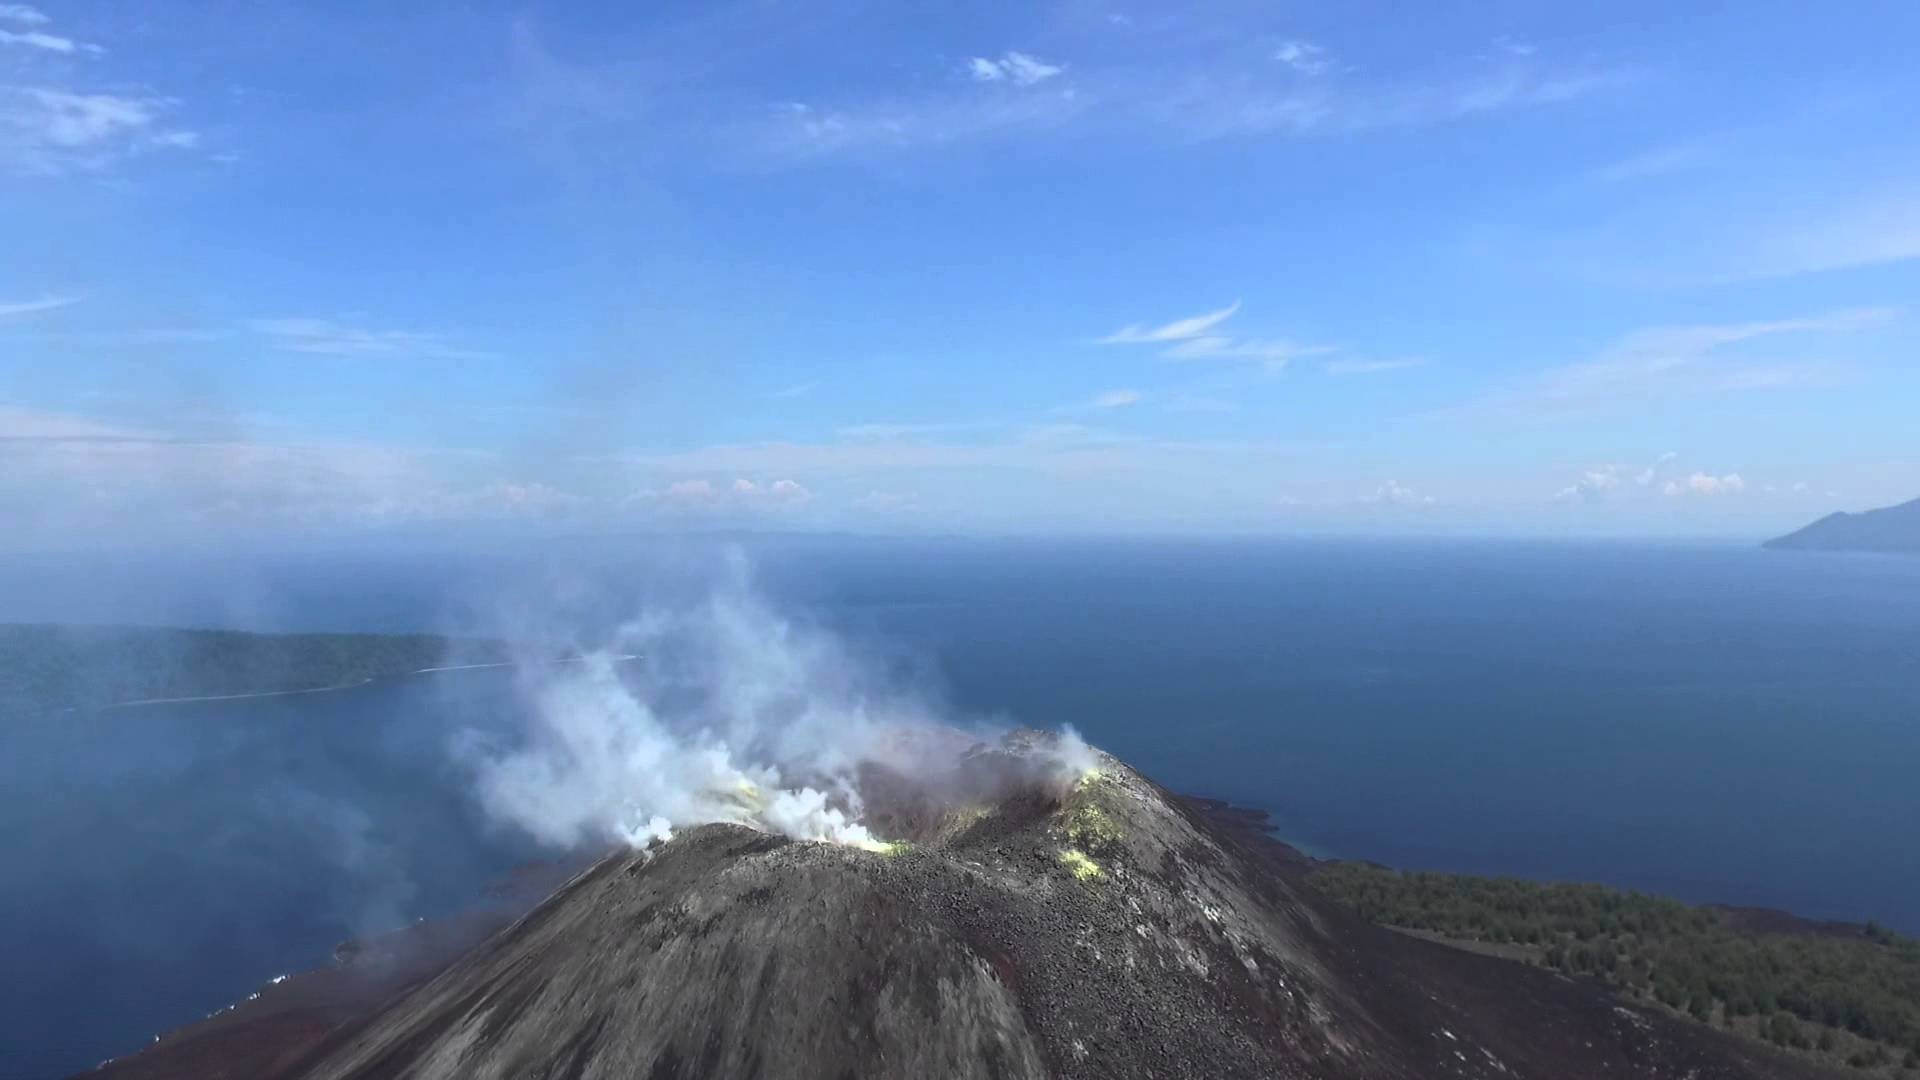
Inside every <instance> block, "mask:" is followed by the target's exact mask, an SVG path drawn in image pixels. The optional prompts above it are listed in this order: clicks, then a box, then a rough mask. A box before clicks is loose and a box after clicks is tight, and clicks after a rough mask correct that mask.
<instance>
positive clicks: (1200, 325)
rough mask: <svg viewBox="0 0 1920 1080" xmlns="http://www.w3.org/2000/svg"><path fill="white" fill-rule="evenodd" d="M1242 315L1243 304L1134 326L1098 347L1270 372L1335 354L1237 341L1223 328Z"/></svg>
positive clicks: (1322, 348)
mask: <svg viewBox="0 0 1920 1080" xmlns="http://www.w3.org/2000/svg"><path fill="white" fill-rule="evenodd" d="M1239 311H1240V301H1238V300H1235V301H1234V302H1233V303H1231V304H1228V305H1227V306H1226V307H1223V308H1220V309H1218V310H1215V311H1209V312H1205V313H1203V314H1199V315H1192V316H1188V317H1187V318H1184V319H1175V320H1174V321H1172V322H1169V323H1162V324H1159V325H1153V324H1149V323H1130V324H1128V325H1126V326H1123V327H1121V328H1120V329H1118V330H1115V331H1114V332H1113V333H1111V334H1108V335H1107V336H1105V337H1102V338H1097V339H1095V344H1098V345H1163V346H1166V347H1165V348H1164V349H1162V350H1161V351H1160V354H1159V355H1161V356H1163V357H1165V358H1167V359H1169V360H1253V361H1257V362H1259V363H1261V364H1264V365H1265V366H1266V367H1267V368H1268V369H1270V370H1278V369H1280V368H1283V367H1285V366H1286V365H1287V363H1288V362H1289V361H1291V360H1293V359H1295V358H1297V357H1302V356H1316V355H1320V354H1324V353H1330V352H1333V351H1335V350H1334V348H1333V347H1332V346H1330V345H1302V344H1299V343H1297V342H1292V341H1286V340H1282V339H1278V338H1236V337H1231V336H1229V335H1227V334H1226V333H1224V332H1222V324H1224V323H1225V322H1226V321H1227V320H1228V319H1230V318H1232V317H1233V316H1234V315H1236V314H1237V313H1239Z"/></svg>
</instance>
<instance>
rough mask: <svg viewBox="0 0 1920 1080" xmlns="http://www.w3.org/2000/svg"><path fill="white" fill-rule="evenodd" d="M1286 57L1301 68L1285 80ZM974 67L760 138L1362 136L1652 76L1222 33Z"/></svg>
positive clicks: (912, 142) (797, 110)
mask: <svg viewBox="0 0 1920 1080" xmlns="http://www.w3.org/2000/svg"><path fill="white" fill-rule="evenodd" d="M1217 40H1218V39H1217V38H1216V39H1215V41H1216V42H1217ZM1276 64H1277V65H1279V66H1281V67H1283V68H1284V69H1285V71H1286V72H1288V73H1290V74H1291V75H1292V78H1287V79H1279V80H1276V79H1275V72H1274V67H1275V65H1276ZM963 72H964V74H965V76H966V78H965V80H964V81H962V82H958V83H957V84H956V83H954V82H952V81H948V82H946V83H944V84H943V83H939V82H938V81H935V82H934V83H933V84H932V85H930V86H927V88H926V89H921V90H918V91H917V92H910V93H902V94H896V95H892V96H888V95H880V96H877V97H871V98H867V99H864V100H848V101H839V102H834V101H819V100H808V101H798V102H788V103H786V104H783V105H779V106H776V107H775V108H774V109H773V110H772V113H771V117H772V119H773V126H772V127H771V128H770V129H769V130H768V131H766V132H765V133H764V137H763V139H762V140H761V141H762V142H763V143H764V144H765V145H767V146H769V147H770V148H772V149H774V150H776V151H778V152H782V153H787V152H793V151H796V150H806V151H810V152H815V153H818V152H825V151H836V150H853V149H858V148H867V147H895V148H902V147H908V146H924V145H938V144H952V143H958V142H962V141H968V140H973V139H980V138H986V137H1010V136H1014V135H1018V134H1022V133H1040V132H1052V131H1055V130H1060V129H1065V128H1067V127H1068V126H1069V125H1071V126H1072V127H1073V128H1074V129H1076V130H1084V131H1088V132H1094V133H1101V134H1106V135H1109V136H1113V137H1126V138H1138V137H1141V136H1145V135H1159V136H1169V137H1172V138H1175V139H1179V140H1193V139H1216V138H1227V137H1304V136H1319V135H1337V134H1352V133H1359V132H1370V131H1382V130H1388V129H1394V128H1412V127H1420V126H1425V125H1430V124H1438V123H1449V122H1457V121H1462V120H1466V119H1469V118H1472V117H1475V116H1483V115H1489V114H1494V113H1499V112H1505V111H1509V110H1516V109H1529V108H1539V107H1547V106H1554V105H1561V104H1565V103H1568V102H1573V101H1577V100H1580V99H1583V98H1587V97H1591V96H1596V95H1600V94H1605V93H1609V92H1612V91H1616V90H1619V89H1622V88H1624V87H1627V86H1630V85H1631V84H1632V83H1634V82H1636V81H1637V80H1639V79H1640V78H1642V77H1643V76H1642V73H1641V72H1640V70H1639V69H1637V68H1633V67H1629V66H1625V65H1612V66H1606V65H1592V64H1585V63H1569V62H1563V61H1556V60H1555V59H1554V58H1552V57H1549V56H1547V55H1544V54H1543V53H1541V52H1540V51H1539V50H1537V49H1532V48H1531V47H1528V50H1527V51H1524V52H1522V51H1517V50H1515V49H1513V48H1507V47H1500V48H1496V49H1494V50H1492V51H1490V52H1488V53H1485V54H1482V55H1480V56H1478V57H1470V58H1466V59H1463V60H1461V61H1458V62H1456V63H1455V64H1454V65H1452V67H1451V69H1450V70H1444V71H1441V72H1438V73H1433V72H1420V73H1417V74H1407V75H1402V76H1394V75H1385V76H1382V75H1379V74H1373V73H1367V72H1366V71H1365V70H1364V69H1362V68H1360V67H1359V66H1357V65H1356V66H1351V67H1350V66H1347V65H1336V64H1334V63H1333V62H1332V55H1331V53H1330V52H1329V51H1328V50H1327V49H1326V48H1324V47H1323V46H1321V45H1318V44H1316V43H1314V42H1311V41H1306V40H1304V39H1289V40H1283V41H1282V42H1281V43H1280V44H1279V45H1278V46H1277V47H1275V48H1274V50H1273V51H1272V53H1271V54H1269V55H1268V56H1266V57H1263V61H1262V62H1260V63H1257V64H1249V63H1247V62H1246V60H1245V58H1244V57H1241V56H1239V55H1238V54H1235V53H1224V54H1223V53H1221V52H1220V51H1219V49H1218V47H1217V45H1215V46H1214V47H1211V48H1208V49H1204V50H1196V49H1168V50H1163V52H1162V53H1161V54H1158V55H1156V56H1154V57H1153V58H1151V59H1149V60H1148V61H1146V62H1144V63H1142V62H1139V61H1138V59H1137V58H1136V59H1135V60H1134V61H1132V62H1128V63H1126V64H1124V65H1123V64H1118V63H1113V64H1104V65H1103V64H1101V63H1099V62H1085V63H1079V64H1076V65H1075V66H1073V67H1072V69H1071V71H1070V72H1069V69H1068V66H1067V65H1066V64H1064V63H1058V62H1052V61H1045V60H1040V59H1038V58H1036V57H1034V56H1033V55H1032V54H1029V53H1020V52H1008V53H1005V54H1003V55H1001V56H1000V57H998V58H989V57H978V56H977V57H971V58H969V59H968V60H967V61H966V63H965V64H964V66H963ZM922 85H927V84H926V82H925V81H924V80H923V82H922ZM1009 91H1019V92H1017V93H1014V92H1009Z"/></svg>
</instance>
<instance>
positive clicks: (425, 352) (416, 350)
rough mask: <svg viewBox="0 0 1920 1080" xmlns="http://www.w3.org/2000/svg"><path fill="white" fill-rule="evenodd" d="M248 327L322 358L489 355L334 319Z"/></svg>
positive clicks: (438, 338)
mask: <svg viewBox="0 0 1920 1080" xmlns="http://www.w3.org/2000/svg"><path fill="white" fill-rule="evenodd" d="M247 325H248V328H249V329H251V330H252V331H253V332H254V333H256V334H259V335H260V336H262V337H264V338H265V339H267V341H268V342H269V343H270V344H271V345H273V346H274V347H275V348H278V349H284V350H286V351H288V352H300V353H314V354H317V355H323V356H416V357H426V358H431V359H440V360H475V359H484V358H486V357H488V356H489V355H490V354H488V353H484V352H476V351H474V350H471V349H462V348H457V347H455V346H454V345H452V344H451V343H450V342H448V341H447V339H446V337H445V336H444V335H441V334H430V333H421V332H418V331H409V330H369V329H366V328H364V327H358V326H349V325H346V324H343V323H339V322H335V321H333V320H331V319H314V318H289V319H255V320H253V321H252V322H250V323H248V324H247Z"/></svg>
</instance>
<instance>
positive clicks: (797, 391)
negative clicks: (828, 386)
mask: <svg viewBox="0 0 1920 1080" xmlns="http://www.w3.org/2000/svg"><path fill="white" fill-rule="evenodd" d="M814 385H815V384H813V383H810V382H803V383H794V384H793V385H791V386H783V387H781V388H780V389H778V390H775V391H774V392H773V396H774V397H776V398H780V399H782V400H791V399H793V398H803V397H806V396H807V395H808V394H811V393H813V388H814Z"/></svg>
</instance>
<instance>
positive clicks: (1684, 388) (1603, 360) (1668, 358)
mask: <svg viewBox="0 0 1920 1080" xmlns="http://www.w3.org/2000/svg"><path fill="white" fill-rule="evenodd" d="M1898 314H1899V311H1898V309H1895V308H1857V309H1852V310H1847V311H1838V312H1832V313H1829V314H1826V315H1818V316H1809V317H1803V318H1793V319H1775V320H1771V321H1760V322H1746V323H1726V324H1717V325H1699V326H1663V327H1653V328H1650V329H1646V330H1638V331H1635V332H1633V333H1631V334H1628V335H1626V336H1625V337H1623V338H1621V339H1619V340H1618V341H1616V342H1615V343H1614V344H1612V345H1610V346H1608V347H1607V348H1606V349H1604V350H1602V351H1601V353H1600V355H1599V356H1598V357H1596V358H1595V359H1593V360H1589V361H1584V362H1581V363H1576V364H1567V365H1564V366H1562V367H1557V368H1552V369H1549V370H1547V371H1544V372H1542V373H1540V374H1539V375H1536V376H1534V377H1532V378H1531V379H1528V380H1526V381H1524V382H1522V383H1520V384H1517V385H1515V386H1512V387H1509V388H1508V389H1506V390H1503V391H1500V392H1498V393H1496V394H1494V395H1492V396H1491V397H1489V398H1487V399H1484V400H1482V401H1481V402H1478V403H1476V404H1475V405H1474V406H1470V407H1469V409H1468V411H1470V412H1494V413H1505V414H1511V415H1536V416H1538V415H1547V416H1551V415H1556V414H1562V413H1567V412H1575V411H1581V410H1587V409H1593V408H1599V407H1604V406H1609V405H1619V404H1623V403H1635V402H1645V401H1649V400H1652V399H1655V398H1661V397H1668V396H1673V395H1680V394H1702V393H1723V392H1728V391H1737V390H1758V389H1768V388H1778V387H1786V386H1792V385H1797V384H1801V383H1805V382H1809V381H1812V380H1814V379H1817V378H1819V377H1820V376H1821V375H1822V373H1824V372H1825V371H1826V370H1827V367H1828V365H1827V364H1825V363H1822V362H1819V361H1811V360H1805V359H1800V360H1788V361H1781V360H1777V359H1763V358H1757V357H1751V356H1746V357H1739V356H1733V357H1730V356H1728V355H1727V353H1728V351H1729V350H1731V349H1733V347H1735V346H1737V345H1740V344H1742V343H1744V342H1752V341H1757V340H1760V339H1763V338H1772V337H1778V336H1783V335H1790V334H1821V333H1842V332H1846V331H1851V330H1857V329H1860V328H1862V327H1867V326H1873V325H1876V324H1879V323H1884V322H1886V321H1888V320H1890V319H1893V318H1895V317H1896V316H1897V315H1898Z"/></svg>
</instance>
